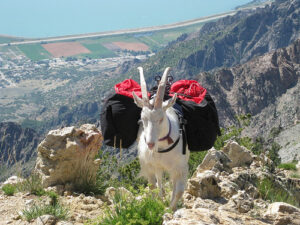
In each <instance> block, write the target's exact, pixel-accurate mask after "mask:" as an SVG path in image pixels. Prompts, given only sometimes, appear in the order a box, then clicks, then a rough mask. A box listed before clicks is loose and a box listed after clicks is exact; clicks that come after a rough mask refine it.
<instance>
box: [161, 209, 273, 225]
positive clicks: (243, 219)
mask: <svg viewBox="0 0 300 225" xmlns="http://www.w3.org/2000/svg"><path fill="white" fill-rule="evenodd" d="M179 224H180V225H212V224H214V225H217V224H226V225H228V224H230V225H241V224H243V225H267V224H270V223H265V222H262V221H260V220H256V219H255V218H251V217H250V216H247V215H244V214H239V213H235V212H229V211H224V210H217V211H215V210H210V209H206V208H197V209H185V208H182V209H179V210H177V211H176V212H175V213H174V215H173V218H167V220H165V221H164V222H163V225H179Z"/></svg>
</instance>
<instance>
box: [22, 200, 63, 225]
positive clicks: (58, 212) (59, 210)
mask: <svg viewBox="0 0 300 225" xmlns="http://www.w3.org/2000/svg"><path fill="white" fill-rule="evenodd" d="M22 213H23V215H24V217H25V219H26V220H27V221H31V220H33V219H36V218H38V217H39V216H42V215H53V216H55V217H56V218H57V219H60V220H64V219H66V218H67V216H68V210H67V209H66V208H64V207H63V206H61V205H60V204H59V203H57V204H55V205H52V204H50V205H34V206H32V207H31V208H29V209H24V210H23V211H22Z"/></svg>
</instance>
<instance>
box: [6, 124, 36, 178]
mask: <svg viewBox="0 0 300 225" xmlns="http://www.w3.org/2000/svg"><path fill="white" fill-rule="evenodd" d="M0 137H1V140H0V165H1V167H0V180H2V179H4V178H5V177H6V176H9V175H10V173H11V172H10V171H7V170H6V167H9V168H10V167H12V166H13V165H15V164H17V163H21V164H22V165H23V166H22V168H24V164H25V163H27V162H29V161H30V160H32V159H33V157H34V156H36V147H37V145H38V143H39V141H40V138H39V137H38V134H37V133H36V132H35V131H34V130H33V129H30V128H23V127H21V126H20V125H19V124H16V123H13V122H5V123H0ZM34 158H35V157H34ZM28 171H30V170H28ZM28 171H25V172H27V173H28ZM14 172H15V171H14ZM20 172H21V171H20Z"/></svg>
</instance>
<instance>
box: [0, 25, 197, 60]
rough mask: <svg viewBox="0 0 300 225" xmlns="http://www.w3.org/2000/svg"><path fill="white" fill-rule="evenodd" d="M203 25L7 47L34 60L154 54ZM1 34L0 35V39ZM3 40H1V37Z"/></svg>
mask: <svg viewBox="0 0 300 225" xmlns="http://www.w3.org/2000/svg"><path fill="white" fill-rule="evenodd" d="M201 27H202V24H201V23H199V24H195V25H191V26H186V27H180V28H173V29H169V30H160V31H154V32H145V33H133V34H123V35H113V36H107V37H96V38H95V37H94V38H86V39H80V40H73V41H65V42H53V43H52V42H51V43H47V42H42V43H37V44H27V45H19V46H17V48H16V47H14V46H9V45H8V46H7V48H9V49H11V51H14V52H15V53H16V54H19V53H20V52H16V49H18V50H20V51H21V52H22V53H23V54H24V55H25V56H26V57H27V58H29V59H31V60H33V61H39V60H43V59H50V58H57V57H76V58H98V59H101V58H110V57H118V56H120V54H122V52H126V53H128V51H131V52H135V51H136V52H139V53H141V52H143V51H144V52H145V54H146V53H149V52H150V53H155V52H157V51H159V50H160V49H162V48H163V47H165V46H166V45H167V44H168V43H169V42H170V41H173V40H176V39H177V38H178V37H179V36H180V35H182V34H183V33H190V32H194V31H197V30H199V29H200V28H201ZM1 38H2V36H0V42H1ZM3 38H4V37H3ZM3 41H4V39H3Z"/></svg>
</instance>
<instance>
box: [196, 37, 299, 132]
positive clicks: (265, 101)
mask: <svg viewBox="0 0 300 225" xmlns="http://www.w3.org/2000/svg"><path fill="white" fill-rule="evenodd" d="M299 77H300V39H299V40H297V41H296V42H295V43H293V44H292V45H290V46H288V47H287V48H282V49H278V50H276V51H273V52H271V53H267V54H265V55H263V56H260V57H256V58H254V59H252V60H250V61H249V62H247V63H244V64H240V65H237V66H235V67H231V68H222V69H219V70H216V71H215V72H214V73H207V72H202V73H200V74H199V75H198V79H199V82H200V83H202V84H203V85H204V86H205V87H207V88H208V90H210V92H211V93H212V94H213V96H214V98H215V100H216V105H217V108H218V112H219V117H220V122H221V124H222V125H223V126H224V125H229V124H230V123H231V122H232V121H233V120H234V115H237V114H246V113H250V114H251V115H252V116H253V121H252V123H251V124H250V127H249V128H248V129H247V134H248V135H249V134H250V136H257V135H263V136H265V137H267V135H269V133H270V131H271V130H272V129H278V128H280V129H282V128H287V127H289V126H292V125H293V124H294V123H295V120H297V119H299V118H300V109H299V107H300V98H299V96H300V82H299Z"/></svg>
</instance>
